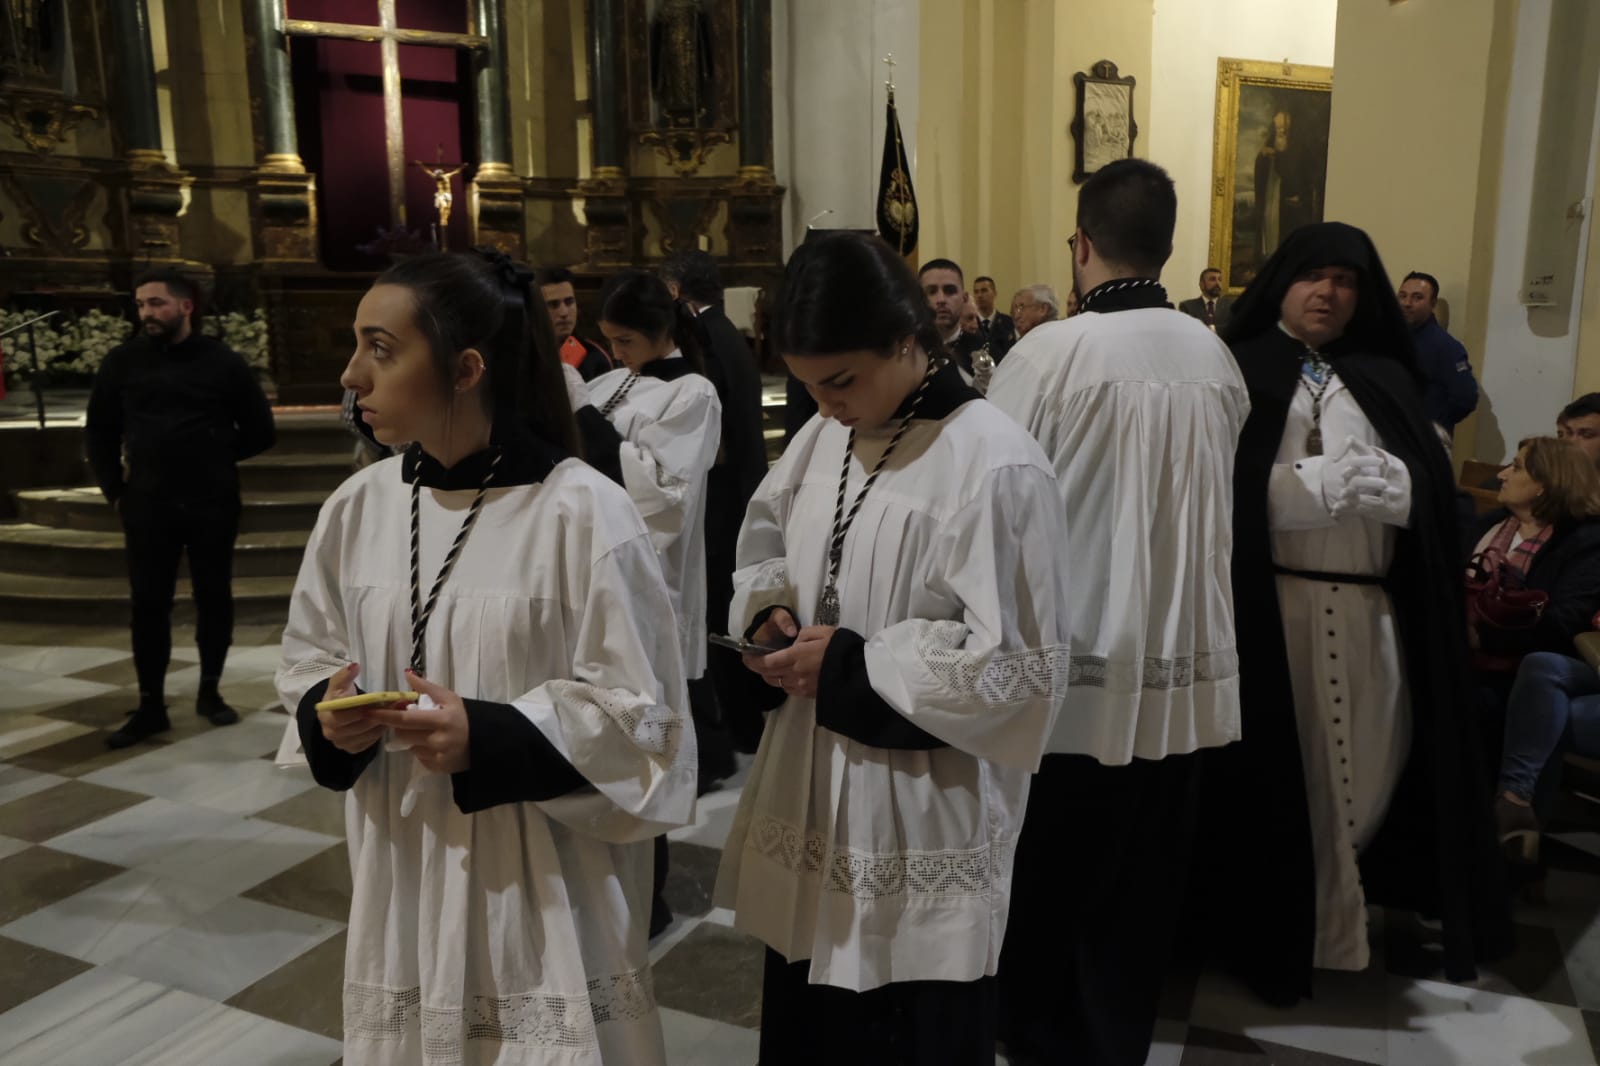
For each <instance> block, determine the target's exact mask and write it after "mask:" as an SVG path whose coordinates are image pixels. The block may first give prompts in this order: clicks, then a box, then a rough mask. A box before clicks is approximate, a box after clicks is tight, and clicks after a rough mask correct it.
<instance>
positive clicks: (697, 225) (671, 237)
mask: <svg viewBox="0 0 1600 1066" xmlns="http://www.w3.org/2000/svg"><path fill="white" fill-rule="evenodd" d="M647 203H648V205H649V208H650V213H651V214H652V215H654V216H655V217H656V221H657V222H658V223H659V224H660V226H661V254H662V255H671V254H672V253H673V252H684V251H689V250H691V249H694V248H698V247H700V238H701V237H708V238H709V237H710V236H711V220H712V219H713V218H715V217H716V214H717V209H718V207H719V206H721V205H720V204H719V203H718V202H717V201H716V200H715V199H704V200H700V199H688V198H684V197H670V198H662V199H656V200H650V201H647Z"/></svg>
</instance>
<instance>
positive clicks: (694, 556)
mask: <svg viewBox="0 0 1600 1066" xmlns="http://www.w3.org/2000/svg"><path fill="white" fill-rule="evenodd" d="M600 330H601V332H603V333H604V334H605V335H606V339H607V340H609V341H610V342H611V350H612V352H613V353H614V354H615V356H616V359H617V361H618V362H619V363H621V364H622V369H619V370H613V371H611V372H610V373H607V374H602V375H600V376H599V377H597V378H595V379H594V380H593V381H591V382H589V383H588V385H587V386H585V385H583V384H581V383H576V382H573V381H572V380H571V377H570V375H569V376H568V381H567V385H568V388H569V389H570V390H571V392H572V397H573V399H572V403H573V409H574V410H576V411H577V412H578V414H579V418H580V420H581V421H583V423H584V426H585V431H586V433H587V436H588V440H589V441H590V442H591V450H592V451H593V450H596V449H598V448H604V449H605V450H606V454H604V455H600V454H591V455H590V456H589V458H590V459H591V461H597V462H599V463H600V465H601V466H602V467H603V468H607V469H615V470H616V471H618V473H619V474H620V476H621V478H622V484H623V486H624V487H625V488H626V489H627V490H628V495H629V496H630V497H631V498H632V499H633V502H634V505H635V506H637V507H638V508H639V513H640V514H641V515H643V516H644V522H645V525H646V526H648V527H649V529H650V540H651V542H652V543H654V544H655V546H656V554H657V557H658V558H659V559H660V560H661V570H662V573H663V574H664V575H665V576H666V579H667V591H668V592H669V593H670V594H671V596H672V607H673V613H674V614H675V615H676V617H677V627H676V631H677V635H678V643H679V646H680V647H681V648H682V650H683V662H684V666H685V668H686V672H687V674H688V678H689V710H690V713H691V714H693V716H694V726H695V739H696V760H697V769H698V771H699V779H700V785H701V786H702V788H704V786H706V785H708V784H709V783H710V782H711V781H713V780H715V779H717V778H724V777H728V776H730V775H731V774H732V773H733V751H732V748H731V747H729V746H728V743H727V741H726V738H725V737H724V736H723V735H722V733H721V730H720V727H719V725H718V718H719V715H718V712H717V703H716V692H715V690H714V689H713V688H712V686H711V683H710V680H709V679H708V678H707V677H706V676H705V673H706V531H705V524H706V521H705V519H706V485H707V482H708V480H709V478H710V476H711V467H712V464H713V463H715V462H716V458H717V447H718V445H719V444H720V442H721V440H722V403H721V401H720V400H719V399H718V398H717V390H716V387H715V386H714V385H712V384H711V380H710V379H709V378H707V377H706V376H705V374H704V373H703V370H704V361H703V359H702V357H701V353H700V351H699V349H698V346H697V344H696V339H695V336H694V316H693V315H692V314H691V313H690V312H689V309H688V308H687V307H685V306H683V305H682V304H680V303H679V302H678V301H676V300H674V299H673V298H672V293H671V291H669V290H668V289H667V284H666V282H664V281H662V280H661V279H660V278H658V277H656V276H655V275H654V274H650V273H647V272H646V271H643V270H625V271H623V272H622V273H620V274H618V275H617V276H616V277H614V278H612V279H611V281H610V282H608V283H607V284H606V287H605V291H604V292H603V293H601V296H600ZM593 405H598V407H596V406H593ZM597 412H598V413H597ZM602 435H609V441H608V442H605V443H602V441H601V439H600V438H601V437H602ZM707 741H709V744H708V743H707ZM655 856H656V867H655V890H654V892H653V894H652V899H651V904H650V912H651V913H650V935H651V936H655V935H657V934H659V933H660V932H661V931H662V930H664V929H665V928H666V927H667V924H668V923H669V922H671V921H672V912H671V910H669V909H668V908H667V904H666V901H665V899H663V897H662V889H663V888H664V887H665V885H666V881H667V839H666V837H664V836H663V837H661V838H660V839H658V840H657V841H656V850H655Z"/></svg>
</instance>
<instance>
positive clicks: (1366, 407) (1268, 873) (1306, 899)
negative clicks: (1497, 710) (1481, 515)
mask: <svg viewBox="0 0 1600 1066" xmlns="http://www.w3.org/2000/svg"><path fill="white" fill-rule="evenodd" d="M1328 265H1343V266H1351V267H1354V268H1356V269H1357V270H1358V271H1360V273H1361V275H1362V283H1361V288H1360V294H1359V298H1358V307H1357V313H1356V316H1355V318H1354V319H1353V320H1352V322H1351V325H1350V327H1349V328H1348V329H1347V331H1346V333H1345V335H1344V337H1342V338H1341V339H1340V340H1338V341H1335V342H1333V343H1332V344H1330V345H1328V346H1327V347H1325V348H1324V349H1323V354H1324V355H1326V356H1327V357H1328V358H1329V359H1330V360H1331V361H1332V363H1333V366H1334V370H1335V372H1336V373H1337V374H1338V375H1339V377H1340V378H1341V379H1342V380H1343V381H1344V383H1345V386H1346V387H1347V388H1348V389H1349V391H1350V394H1351V396H1352V397H1353V398H1354V399H1355V401H1356V403H1357V404H1358V405H1359V406H1360V408H1361V411H1362V413H1363V414H1364V415H1365V416H1366V418H1367V420H1368V421H1369V422H1371V423H1372V426H1373V428H1374V429H1375V430H1376V431H1377V432H1378V434H1379V436H1380V438H1381V439H1382V441H1383V446H1384V448H1385V449H1386V450H1387V451H1389V452H1390V453H1391V454H1393V455H1394V456H1396V457H1397V458H1398V459H1400V460H1401V461H1402V462H1403V463H1405V465H1406V469H1407V470H1408V471H1409V473H1410V476H1411V483H1412V509H1411V521H1410V524H1409V527H1407V528H1404V529H1400V530H1398V537H1397V540H1396V546H1395V556H1394V563H1393V565H1392V566H1391V568H1390V571H1389V574H1388V577H1387V579H1386V581H1385V583H1384V584H1385V588H1386V591H1387V592H1388V594H1389V598H1390V601H1391V603H1392V604H1393V607H1394V615H1395V623H1396V627H1397V630H1398V634H1399V639H1400V645H1401V651H1402V662H1403V666H1404V671H1405V676H1406V682H1407V686H1408V690H1409V693H1410V698H1411V703H1412V715H1413V734H1412V743H1411V752H1410V756H1409V758H1408V761H1407V764H1406V766H1405V769H1404V771H1403V773H1402V775H1401V778H1400V782H1399V785H1398V787H1397V788H1396V790H1395V794H1394V797H1393V799H1392V801H1391V802H1390V805H1389V809H1388V812H1387V814H1386V815H1385V817H1384V820H1383V823H1382V825H1381V827H1380V829H1379V830H1378V832H1377V835H1376V836H1375V837H1374V838H1373V840H1372V842H1371V843H1370V844H1369V845H1368V847H1367V849H1366V851H1365V852H1364V853H1363V854H1362V856H1361V876H1362V882H1363V888H1364V892H1365V895H1366V899H1367V902H1368V903H1372V904H1379V905H1384V906H1391V907H1398V908H1402V909H1408V910H1415V911H1418V912H1421V913H1422V914H1424V915H1427V916H1430V917H1436V918H1439V919H1441V920H1442V922H1443V926H1444V934H1443V935H1444V968H1445V974H1446V976H1447V977H1448V978H1449V979H1451V980H1456V981H1464V980H1470V979H1472V977H1473V976H1474V975H1475V972H1476V971H1475V964H1476V963H1477V962H1479V961H1487V960H1491V959H1494V958H1498V957H1500V956H1502V955H1504V954H1505V953H1507V952H1508V951H1509V950H1510V946H1511V922H1510V915H1509V909H1508V906H1507V900H1506V896H1505V891H1504V879H1503V869H1502V866H1501V859H1500V854H1499V850H1498V847H1497V845H1496V841H1495V836H1494V830H1493V826H1494V821H1493V814H1492V809H1491V799H1492V797H1491V791H1492V790H1491V789H1490V788H1489V785H1488V777H1487V771H1486V769H1485V768H1484V765H1483V755H1482V748H1481V745H1480V742H1479V731H1478V722H1477V720H1476V718H1475V717H1474V715H1473V710H1474V703H1473V694H1472V688H1471V672H1470V670H1469V669H1468V653H1467V645H1466V632H1465V613H1464V606H1463V600H1462V569H1461V560H1460V555H1459V545H1458V534H1457V527H1456V522H1457V519H1456V503H1455V489H1454V483H1453V482H1454V479H1453V477H1452V475H1451V469H1450V463H1449V460H1448V458H1447V456H1446V455H1445V453H1444V450H1443V449H1442V448H1441V447H1440V445H1439V441H1438V437H1437V436H1436V434H1435V433H1434V431H1433V428H1432V426H1430V425H1429V424H1428V420H1427V417H1426V416H1425V415H1424V414H1423V410H1422V398H1421V396H1422V394H1421V387H1420V383H1419V375H1418V372H1417V370H1416V361H1415V356H1414V354H1413V352H1412V350H1411V347H1410V337H1409V333H1408V332H1407V331H1406V329H1405V325H1404V321H1403V319H1402V318H1401V317H1400V314H1399V306H1398V304H1397V303H1396V301H1395V297H1394V289H1393V287H1392V286H1390V285H1389V282H1388V278H1387V276H1386V275H1385V274H1384V271H1383V265H1382V263H1381V262H1380V261H1379V259H1378V256H1377V252H1376V250H1375V249H1374V248H1373V246H1372V243H1371V241H1370V240H1369V239H1368V238H1367V236H1366V234H1365V233H1363V232H1361V231H1360V230H1357V229H1355V228H1353V227H1350V226H1345V225H1342V224H1339V223H1321V224H1318V225H1315V226H1308V227H1305V228H1303V229H1301V230H1299V231H1297V232H1296V233H1295V234H1294V235H1292V236H1291V237H1290V238H1289V240H1287V241H1285V242H1284V244H1283V246H1282V247H1281V248H1280V249H1279V251H1278V253H1277V254H1276V255H1275V256H1274V257H1273V259H1272V260H1271V261H1269V262H1268V264H1267V265H1266V267H1265V268H1264V269H1263V271H1262V274H1261V275H1260V276H1259V277H1258V278H1257V280H1256V282H1254V283H1252V285H1251V288H1250V290H1248V291H1247V292H1246V293H1245V296H1244V297H1243V298H1241V300H1240V301H1239V305H1238V307H1236V309H1235V316H1234V322H1233V328H1232V330H1231V332H1232V333H1233V337H1232V338H1230V341H1231V344H1232V347H1233V351H1234V355H1235V357H1236V358H1237V359H1238V361H1239V368H1240V370H1241V371H1242V372H1243V374H1244V378H1245V382H1246V384H1247V385H1248V386H1249V389H1250V403H1251V412H1250V417H1249V419H1248V421H1247V422H1246V423H1245V427H1244V433H1243V435H1242V437H1241V438H1240V442H1239V453H1238V457H1237V461H1236V464H1235V473H1234V567H1233V588H1234V608H1235V617H1236V620H1237V622H1236V624H1237V629H1238V638H1239V677H1240V700H1241V717H1242V730H1243V738H1244V739H1243V740H1242V741H1240V742H1239V743H1236V744H1232V745H1229V746H1228V747H1226V748H1220V749H1217V750H1216V751H1214V752H1210V753H1208V757H1207V764H1206V771H1205V774H1204V775H1203V784H1202V801H1201V805H1200V810H1199V821H1200V828H1199V838H1198V840H1197V844H1196V849H1195V859H1196V869H1195V876H1196V886H1197V890H1198V891H1197V899H1198V901H1199V907H1198V908H1197V909H1196V913H1195V914H1194V915H1193V917H1194V920H1195V923H1196V926H1197V928H1198V929H1199V930H1201V933H1200V935H1199V939H1201V941H1202V942H1204V943H1207V944H1209V945H1210V946H1211V947H1212V948H1213V950H1214V951H1215V952H1216V953H1217V954H1218V955H1220V956H1222V957H1223V958H1224V959H1226V960H1227V961H1228V962H1230V963H1231V964H1232V965H1233V967H1234V968H1235V969H1236V971H1237V972H1238V973H1239V975H1240V976H1241V977H1243V978H1244V979H1245V980H1246V981H1248V982H1249V984H1250V985H1251V987H1252V988H1253V989H1254V990H1255V991H1256V992H1257V994H1259V995H1261V996H1262V997H1263V998H1264V999H1267V1000H1268V1001H1270V1002H1278V1003H1292V1002H1293V1001H1294V1000H1296V999H1298V998H1299V997H1301V996H1304V995H1309V994H1310V990H1311V971H1312V959H1313V950H1314V942H1315V930H1316V920H1317V916H1316V889H1315V879H1314V869H1313V856H1312V847H1311V833H1310V828H1309V817H1310V816H1309V812H1308V805H1307V798H1306V782H1305V773H1304V769H1303V767H1302V763H1301V756H1300V745H1299V738H1298V733H1297V732H1296V728H1297V727H1296V724H1295V723H1296V719H1295V713H1294V709H1293V707H1294V696H1293V692H1292V688H1291V684H1290V671H1289V662H1288V652H1287V649H1286V646H1285V641H1284V634H1283V622H1282V618H1281V616H1280V613H1279V605H1278V592H1277V577H1276V574H1275V572H1274V570H1273V568H1272V566H1271V565H1270V560H1271V559H1272V540H1271V534H1270V531H1269V526H1268V516H1267V484H1268V478H1269V476H1270V475H1271V472H1272V466H1273V462H1274V460H1275V459H1276V457H1277V454H1278V448H1279V445H1280V443H1281V441H1282V437H1283V432H1284V426H1285V423H1286V420H1287V418H1288V412H1289V405H1290V402H1291V401H1292V399H1293V397H1294V393H1295V389H1296V388H1297V387H1298V381H1299V377H1300V369H1301V362H1302V357H1303V355H1304V352H1305V346H1304V345H1302V344H1301V343H1300V342H1298V341H1296V340H1295V339H1294V338H1292V337H1289V336H1287V335H1285V334H1284V333H1283V332H1282V330H1280V329H1279V328H1278V326H1277V320H1278V314H1279V307H1280V305H1281V303H1282V298H1283V294H1284V293H1285V292H1286V291H1287V289H1288V286H1289V284H1290V283H1291V282H1293V280H1294V279H1295V278H1296V277H1297V276H1299V275H1300V274H1302V273H1303V272H1304V271H1306V270H1309V269H1312V268H1314V267H1319V266H1328ZM1241 338H1243V339H1241Z"/></svg>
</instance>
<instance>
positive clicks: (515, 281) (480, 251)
mask: <svg viewBox="0 0 1600 1066" xmlns="http://www.w3.org/2000/svg"><path fill="white" fill-rule="evenodd" d="M472 251H473V253H474V254H475V255H477V256H478V257H479V258H481V259H482V260H483V261H484V262H486V263H488V264H489V265H490V266H491V267H493V268H494V270H495V273H496V274H498V275H500V283H501V284H502V285H504V286H505V287H506V288H508V289H512V290H514V291H515V292H516V293H517V295H518V296H519V297H520V296H523V295H524V294H525V293H526V292H527V291H528V287H529V286H530V285H532V284H533V278H534V273H533V271H532V270H531V269H530V268H528V267H527V266H524V265H523V264H521V263H518V262H517V261H516V260H514V259H512V258H511V257H510V256H509V255H507V254H506V253H504V252H502V251H501V250H500V249H498V248H495V247H493V246H491V245H487V244H483V245H479V246H477V247H476V248H474V249H472Z"/></svg>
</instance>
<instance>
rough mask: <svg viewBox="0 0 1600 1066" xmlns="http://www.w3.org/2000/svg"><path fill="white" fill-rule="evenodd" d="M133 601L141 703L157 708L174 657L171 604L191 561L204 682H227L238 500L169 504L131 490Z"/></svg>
mask: <svg viewBox="0 0 1600 1066" xmlns="http://www.w3.org/2000/svg"><path fill="white" fill-rule="evenodd" d="M119 510H120V512H121V515H122V531H123V539H124V542H125V544H126V546H127V556H128V584H129V587H130V589H131V591H132V596H133V663H134V668H135V670H137V671H138V674H139V692H140V695H141V699H143V700H147V701H159V700H160V699H161V698H162V696H163V693H164V691H165V686H166V677H167V663H168V662H169V660H170V659H171V657H172V599H173V594H174V592H175V590H176V588H177V583H178V560H179V558H181V557H182V556H183V555H185V554H187V555H188V558H189V580H190V582H191V583H192V584H193V586H194V602H195V615H196V618H195V643H196V644H197V645H198V646H199V649H200V676H201V677H204V678H218V677H221V676H222V665H223V662H224V661H225V660H226V659H227V657H228V646H229V645H230V644H232V643H233V543H234V541H235V540H236V539H237V537H238V534H239V500H238V498H237V497H234V498H224V499H221V500H184V499H172V498H168V497H161V496H155V495H147V494H145V493H141V492H136V491H134V490H132V489H130V490H129V491H128V492H127V493H125V494H124V495H123V496H122V498H121V502H120V506H119Z"/></svg>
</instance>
